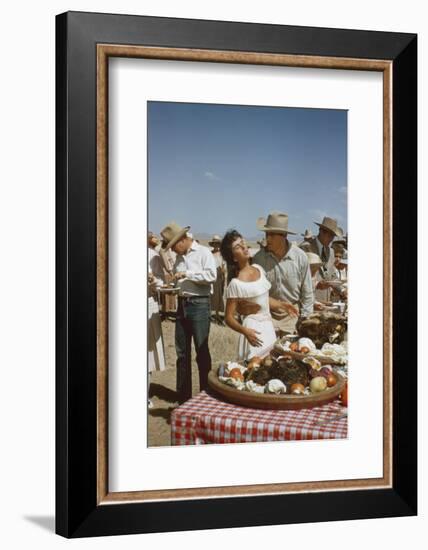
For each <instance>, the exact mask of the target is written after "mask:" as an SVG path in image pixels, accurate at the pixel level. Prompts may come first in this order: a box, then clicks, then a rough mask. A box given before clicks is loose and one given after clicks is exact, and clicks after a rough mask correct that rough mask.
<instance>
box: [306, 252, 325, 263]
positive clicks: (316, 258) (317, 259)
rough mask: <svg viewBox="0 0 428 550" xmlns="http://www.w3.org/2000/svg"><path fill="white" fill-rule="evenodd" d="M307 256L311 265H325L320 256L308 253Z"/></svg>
mask: <svg viewBox="0 0 428 550" xmlns="http://www.w3.org/2000/svg"><path fill="white" fill-rule="evenodd" d="M306 256H307V257H308V261H309V265H323V263H322V260H321V258H320V257H319V256H318V254H314V253H313V252H306Z"/></svg>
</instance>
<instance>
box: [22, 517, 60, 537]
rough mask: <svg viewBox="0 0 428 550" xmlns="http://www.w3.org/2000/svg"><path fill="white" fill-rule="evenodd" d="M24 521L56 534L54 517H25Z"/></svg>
mask: <svg viewBox="0 0 428 550" xmlns="http://www.w3.org/2000/svg"><path fill="white" fill-rule="evenodd" d="M24 519H25V520H27V521H29V522H31V523H34V524H35V525H38V526H39V527H41V528H42V529H44V530H45V531H50V532H51V533H55V518H54V516H24Z"/></svg>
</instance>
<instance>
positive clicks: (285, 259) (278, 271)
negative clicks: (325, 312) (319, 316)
mask: <svg viewBox="0 0 428 550" xmlns="http://www.w3.org/2000/svg"><path fill="white" fill-rule="evenodd" d="M257 228H258V229H259V230H260V231H264V232H265V233H266V248H264V249H261V250H259V252H257V254H256V255H255V256H254V259H253V261H254V263H257V264H259V265H261V266H262V267H263V268H264V270H265V271H266V276H267V278H268V279H269V281H270V283H271V288H270V291H269V296H270V297H271V298H274V300H278V304H277V305H275V301H274V302H273V303H274V305H273V307H272V305H271V311H272V317H273V323H274V326H275V329H276V331H277V333H279V335H280V336H281V335H283V334H286V333H290V332H294V330H295V327H296V323H297V319H298V316H297V315H292V314H291V313H289V312H287V311H284V310H283V309H282V308H281V305H280V302H281V301H287V302H289V303H291V304H292V305H293V306H295V307H296V309H297V311H299V312H300V316H301V317H307V316H308V315H310V314H311V313H312V312H313V292H312V282H311V272H310V269H309V262H308V258H307V256H306V254H305V253H304V252H303V250H301V249H300V248H299V247H297V246H292V245H291V243H290V241H289V240H288V239H287V235H288V234H291V235H296V233H295V232H294V231H291V230H290V229H289V228H288V215H287V214H284V213H282V212H272V213H271V214H269V216H268V218H267V220H265V219H264V218H259V219H258V221H257Z"/></svg>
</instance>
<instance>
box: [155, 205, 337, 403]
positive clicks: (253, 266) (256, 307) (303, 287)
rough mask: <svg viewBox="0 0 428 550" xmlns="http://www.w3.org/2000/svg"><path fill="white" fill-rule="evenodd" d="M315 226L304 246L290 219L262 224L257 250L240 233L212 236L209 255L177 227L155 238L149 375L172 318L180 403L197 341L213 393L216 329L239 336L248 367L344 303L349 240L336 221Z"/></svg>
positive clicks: (161, 361) (159, 362) (161, 359)
mask: <svg viewBox="0 0 428 550" xmlns="http://www.w3.org/2000/svg"><path fill="white" fill-rule="evenodd" d="M314 223H315V224H316V225H317V226H318V233H317V234H316V235H312V233H311V232H310V230H306V231H305V232H304V233H302V234H301V236H302V237H303V241H301V242H300V243H298V242H296V241H294V242H292V241H290V240H289V238H288V236H289V235H297V233H296V232H295V231H292V230H291V229H290V228H289V227H288V215H287V214H285V213H282V212H273V213H270V214H269V215H268V217H267V219H264V218H259V219H258V220H257V228H258V230H259V231H262V232H264V233H265V238H264V239H262V240H260V241H258V244H259V247H260V248H259V249H258V250H251V249H250V248H249V247H248V244H247V243H246V241H245V239H244V237H243V236H242V234H241V233H240V232H239V231H238V230H236V229H232V230H229V231H227V232H226V234H225V235H224V236H223V237H220V236H219V235H214V236H213V237H212V239H211V240H210V241H209V243H208V245H209V247H210V248H209V247H207V246H203V245H202V244H200V243H199V241H198V240H197V239H195V238H194V237H193V235H192V233H190V227H189V226H184V227H182V226H180V225H178V224H177V223H175V222H170V223H169V224H167V225H166V226H165V227H163V229H162V230H161V231H160V238H158V237H157V236H156V235H154V234H153V233H151V232H150V233H149V235H148V247H149V251H148V285H149V288H148V296H149V298H148V302H149V303H148V315H149V319H148V356H149V373H151V372H153V371H154V370H163V369H165V356H164V349H163V339H162V325H161V319H162V314H163V315H164V316H165V315H168V313H172V312H174V320H175V350H176V356H177V360H176V372H177V386H176V390H177V400H178V402H179V403H183V402H184V401H187V400H188V399H190V398H191V396H192V372H191V350H192V341H193V344H194V347H195V351H196V363H197V366H198V372H199V386H200V390H201V391H202V390H205V389H207V386H208V373H209V371H210V369H211V355H210V350H209V333H210V325H211V322H216V323H218V324H224V323H225V324H226V325H227V326H228V327H229V328H230V329H231V330H234V331H236V332H237V333H239V341H238V350H237V357H236V359H238V360H244V359H250V358H251V357H253V356H255V355H263V354H264V353H267V352H268V351H269V350H270V349H271V348H272V346H273V343H274V342H275V340H276V339H277V338H278V337H281V336H283V335H285V334H290V333H293V332H295V330H296V324H297V322H298V320H299V319H302V318H305V317H308V316H309V315H311V314H312V313H313V312H314V310H322V309H324V308H326V307H330V306H331V302H332V301H336V302H340V303H341V304H344V303H345V302H346V299H347V266H348V257H347V237H346V236H345V235H344V234H343V231H342V229H341V228H340V227H339V226H338V224H337V220H335V219H333V218H330V217H324V219H323V220H322V221H321V222H314ZM149 406H150V402H149Z"/></svg>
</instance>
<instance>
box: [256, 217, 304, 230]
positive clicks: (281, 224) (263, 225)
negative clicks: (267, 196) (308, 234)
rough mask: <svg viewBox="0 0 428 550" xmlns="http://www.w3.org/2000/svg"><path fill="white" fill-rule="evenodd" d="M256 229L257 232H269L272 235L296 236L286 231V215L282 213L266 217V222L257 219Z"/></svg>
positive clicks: (263, 219) (262, 219)
mask: <svg viewBox="0 0 428 550" xmlns="http://www.w3.org/2000/svg"><path fill="white" fill-rule="evenodd" d="M257 229H258V230H259V231H271V232H272V233H284V234H286V233H290V235H297V233H295V232H294V231H290V229H288V215H287V214H284V213H283V212H272V213H271V214H269V216H268V217H267V220H265V218H259V219H258V220H257Z"/></svg>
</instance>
